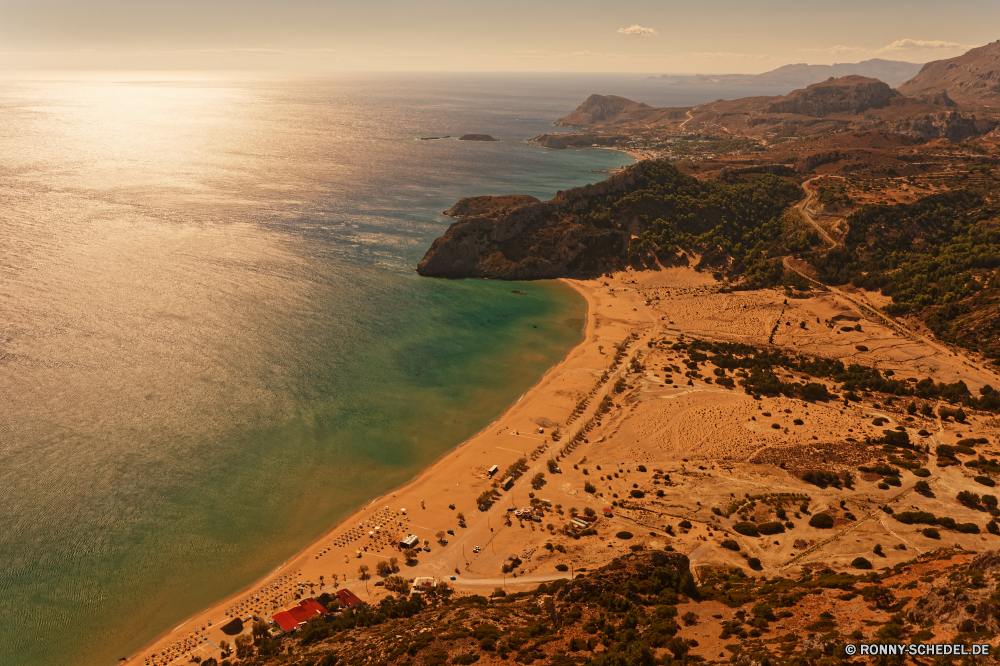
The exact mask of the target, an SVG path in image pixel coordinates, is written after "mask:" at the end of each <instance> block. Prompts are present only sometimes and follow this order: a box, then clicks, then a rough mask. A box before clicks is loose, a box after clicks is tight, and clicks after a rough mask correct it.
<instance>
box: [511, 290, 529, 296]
mask: <svg viewBox="0 0 1000 666" xmlns="http://www.w3.org/2000/svg"><path fill="white" fill-rule="evenodd" d="M510 293H512V294H521V295H522V296H525V295H527V293H528V292H526V291H521V290H519V289H513V290H511V292H510Z"/></svg>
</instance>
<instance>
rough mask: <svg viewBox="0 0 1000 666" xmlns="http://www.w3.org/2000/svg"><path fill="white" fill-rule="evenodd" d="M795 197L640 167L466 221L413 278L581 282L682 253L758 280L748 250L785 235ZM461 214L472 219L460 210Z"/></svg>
mask: <svg viewBox="0 0 1000 666" xmlns="http://www.w3.org/2000/svg"><path fill="white" fill-rule="evenodd" d="M787 171H789V172H791V169H788V170H787ZM756 175H757V176H759V175H760V174H756ZM798 197H799V189H798V187H796V186H795V185H794V184H792V183H790V182H788V181H786V180H782V179H781V178H780V177H778V176H775V175H772V174H765V175H764V176H763V177H762V178H760V179H759V180H753V181H750V182H737V183H722V182H715V181H699V180H697V179H695V178H693V177H691V176H687V175H684V174H682V173H681V172H680V171H678V170H677V169H676V168H675V167H674V166H672V165H670V164H667V163H664V162H640V163H638V164H635V165H633V166H631V167H629V168H628V169H627V170H625V172H623V173H621V174H618V175H616V176H613V177H611V178H609V179H608V180H606V181H604V182H601V183H597V184H594V185H587V186H585V187H578V188H574V189H572V190H567V191H565V192H560V193H559V194H558V195H557V196H556V197H555V198H554V199H552V200H551V201H545V202H538V203H527V204H524V205H520V206H516V207H514V208H511V209H503V210H500V211H493V212H489V213H486V214H481V215H472V216H470V217H466V218H463V219H461V220H460V221H458V222H455V223H453V224H452V225H451V226H450V227H449V228H448V230H447V231H446V232H445V234H444V235H443V236H441V237H440V238H438V239H437V240H435V241H434V243H433V244H432V245H431V247H430V249H429V250H428V251H427V254H426V255H425V256H424V258H423V260H422V261H421V262H420V264H419V265H418V266H417V272H418V273H419V274H420V275H424V276H431V277H451V278H456V277H487V278H500V279H507V280H532V279H544V278H556V277H569V276H576V277H584V276H594V275H600V274H602V273H604V272H607V271H611V270H615V269H618V268H621V267H623V266H625V265H626V264H627V263H636V262H638V263H646V262H653V263H655V262H656V261H662V262H665V263H672V262H677V261H682V262H685V261H687V258H686V255H684V253H683V252H682V251H679V248H680V249H684V250H697V251H698V252H699V253H701V252H705V254H704V256H703V258H702V262H704V263H705V264H709V263H713V262H721V263H727V262H730V261H731V262H732V265H731V268H732V269H733V270H741V271H746V272H751V273H752V272H754V271H756V270H758V269H760V268H761V265H759V264H760V261H761V260H760V258H759V257H757V256H756V255H754V258H753V259H750V252H749V250H750V248H755V249H757V250H759V249H760V248H759V246H760V244H764V245H766V244H767V243H769V242H771V241H773V240H775V239H776V238H777V237H778V236H780V235H781V233H782V226H781V224H780V223H779V222H778V221H777V220H778V218H780V217H781V215H782V212H783V211H784V210H785V209H786V208H787V207H788V206H789V205H791V203H792V202H793V201H795V200H796V199H797V198H798ZM457 208H460V209H466V208H468V209H469V210H473V209H474V207H473V206H467V205H466V204H464V203H463V202H459V204H458V205H457ZM721 247H740V248H746V252H745V253H744V252H736V253H727V252H724V251H722V250H721V249H719V248H721ZM744 255H745V256H744ZM765 264H766V260H765Z"/></svg>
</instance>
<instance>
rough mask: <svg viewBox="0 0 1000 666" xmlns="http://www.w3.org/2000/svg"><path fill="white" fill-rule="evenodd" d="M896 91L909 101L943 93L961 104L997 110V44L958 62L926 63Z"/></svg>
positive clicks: (999, 65)
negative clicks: (906, 96) (991, 107)
mask: <svg viewBox="0 0 1000 666" xmlns="http://www.w3.org/2000/svg"><path fill="white" fill-rule="evenodd" d="M899 91H900V92H901V93H903V94H904V95H908V96H910V97H924V96H928V95H934V94H936V93H940V92H941V91H944V92H946V93H947V95H948V97H950V98H951V99H953V100H955V101H956V102H958V103H960V104H974V105H982V106H993V107H996V106H1000V41H996V42H993V43H991V44H987V45H986V46H980V47H979V48H975V49H972V50H970V51H969V52H967V53H965V54H963V55H960V56H958V57H957V58H949V59H948V60H935V61H934V62H929V63H927V64H926V65H924V66H923V68H922V69H921V70H920V72H919V73H918V74H917V75H916V76H914V77H913V78H912V79H910V80H909V81H907V82H906V83H904V84H903V85H901V86H899Z"/></svg>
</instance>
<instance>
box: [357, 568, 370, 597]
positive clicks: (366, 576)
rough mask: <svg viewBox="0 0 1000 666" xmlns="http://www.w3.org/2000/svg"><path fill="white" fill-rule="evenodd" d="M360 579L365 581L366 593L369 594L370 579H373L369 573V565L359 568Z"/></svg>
mask: <svg viewBox="0 0 1000 666" xmlns="http://www.w3.org/2000/svg"><path fill="white" fill-rule="evenodd" d="M358 578H360V579H361V580H363V581H365V592H366V593H367V592H368V579H369V578H371V574H369V573H368V565H367V564H362V565H361V566H359V567H358Z"/></svg>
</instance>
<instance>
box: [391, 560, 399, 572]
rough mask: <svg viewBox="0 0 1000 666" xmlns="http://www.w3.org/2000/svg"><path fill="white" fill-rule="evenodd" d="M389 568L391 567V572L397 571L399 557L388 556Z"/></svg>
mask: <svg viewBox="0 0 1000 666" xmlns="http://www.w3.org/2000/svg"><path fill="white" fill-rule="evenodd" d="M389 568H390V569H392V572H393V573H396V572H397V571H399V558H398V557H390V558H389Z"/></svg>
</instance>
